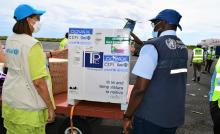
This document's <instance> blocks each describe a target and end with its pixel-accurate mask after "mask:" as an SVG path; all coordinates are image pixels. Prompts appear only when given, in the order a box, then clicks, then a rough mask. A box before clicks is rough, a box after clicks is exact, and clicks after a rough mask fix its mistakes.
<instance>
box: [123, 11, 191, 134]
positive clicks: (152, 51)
mask: <svg viewBox="0 0 220 134" xmlns="http://www.w3.org/2000/svg"><path fill="white" fill-rule="evenodd" d="M181 17H182V16H181V15H180V14H179V13H178V12H177V11H175V10H173V9H165V10H163V11H161V12H160V13H159V14H158V15H157V16H156V17H155V18H153V19H151V20H150V21H151V22H152V26H153V28H154V30H153V33H155V34H153V35H155V36H154V37H155V38H154V39H152V40H150V41H147V42H145V45H144V46H143V48H142V49H141V52H140V56H139V58H138V60H137V62H136V64H135V67H134V69H133V71H132V73H133V74H135V75H137V78H136V82H135V84H134V88H133V90H132V93H131V96H130V101H129V104H128V109H127V111H125V113H124V119H123V128H124V132H125V134H128V133H129V129H130V128H131V127H132V128H133V133H134V134H175V132H176V129H177V127H178V126H180V125H182V124H183V123H184V110H185V92H186V78H187V60H188V53H187V48H186V46H185V45H184V44H183V43H182V41H181V40H180V39H179V38H178V37H177V36H176V30H177V27H179V28H180V29H182V28H181V26H180V25H179V21H180V19H181ZM132 121H133V126H132Z"/></svg>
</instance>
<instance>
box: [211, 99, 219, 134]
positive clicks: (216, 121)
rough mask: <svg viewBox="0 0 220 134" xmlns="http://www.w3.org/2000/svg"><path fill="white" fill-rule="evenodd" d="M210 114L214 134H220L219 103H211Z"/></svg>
mask: <svg viewBox="0 0 220 134" xmlns="http://www.w3.org/2000/svg"><path fill="white" fill-rule="evenodd" d="M210 112H211V116H212V121H213V124H214V127H213V130H214V134H220V108H219V107H218V101H211V102H210Z"/></svg>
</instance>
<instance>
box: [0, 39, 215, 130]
mask: <svg viewBox="0 0 220 134" xmlns="http://www.w3.org/2000/svg"><path fill="white" fill-rule="evenodd" d="M3 43H4V42H3ZM43 47H44V49H45V50H50V49H57V48H58V43H56V42H43ZM191 53H192V52H191V51H190V50H189V61H190V58H191ZM136 59H137V57H134V56H132V57H131V64H130V67H131V70H132V68H133V66H134V64H135V62H136ZM215 63H216V62H214V63H213V65H212V70H211V74H202V75H201V81H200V82H199V83H196V82H193V81H191V79H192V76H193V71H192V67H190V66H188V80H187V84H186V86H187V92H186V104H185V108H186V111H185V124H184V125H183V126H181V127H179V128H178V130H177V134H213V131H212V127H213V124H212V120H211V116H210V112H209V89H210V79H211V75H212V72H213V69H214V65H215ZM188 65H189V64H188ZM134 82H135V76H134V75H132V74H131V75H130V84H133V83H134ZM161 114H163V112H162V111H161ZM176 114H178V113H176ZM89 124H90V127H91V130H92V134H120V132H121V130H122V127H121V121H117V120H111V119H94V120H90V121H89ZM2 125H3V124H2V123H1V120H0V134H4V133H3V131H1V129H2ZM55 127H57V126H55ZM56 133H57V132H56V129H54V128H53V127H48V129H47V134H56Z"/></svg>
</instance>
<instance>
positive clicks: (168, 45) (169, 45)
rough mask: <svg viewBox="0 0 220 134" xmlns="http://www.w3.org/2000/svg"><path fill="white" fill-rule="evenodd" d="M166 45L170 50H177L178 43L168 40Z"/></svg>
mask: <svg viewBox="0 0 220 134" xmlns="http://www.w3.org/2000/svg"><path fill="white" fill-rule="evenodd" d="M165 42H166V45H167V47H168V48H169V49H176V41H175V40H174V39H170V38H169V39H166V40H165Z"/></svg>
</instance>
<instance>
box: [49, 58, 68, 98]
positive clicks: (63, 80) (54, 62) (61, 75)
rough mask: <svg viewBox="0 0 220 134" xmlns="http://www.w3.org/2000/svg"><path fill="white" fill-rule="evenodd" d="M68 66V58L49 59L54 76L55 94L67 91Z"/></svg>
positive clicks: (52, 75) (52, 76)
mask: <svg viewBox="0 0 220 134" xmlns="http://www.w3.org/2000/svg"><path fill="white" fill-rule="evenodd" d="M67 67H68V61H67V59H58V58H50V59H49V69H50V75H51V78H52V84H53V94H54V95H56V94H60V93H63V92H67V81H68V80H67V70H68V69H67Z"/></svg>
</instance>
